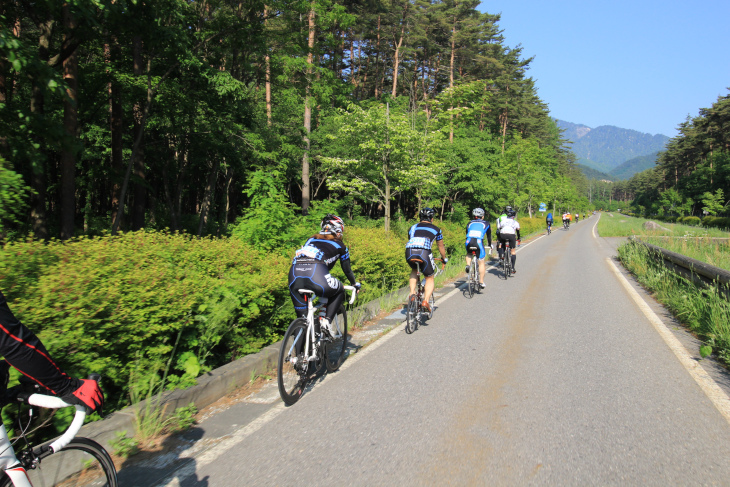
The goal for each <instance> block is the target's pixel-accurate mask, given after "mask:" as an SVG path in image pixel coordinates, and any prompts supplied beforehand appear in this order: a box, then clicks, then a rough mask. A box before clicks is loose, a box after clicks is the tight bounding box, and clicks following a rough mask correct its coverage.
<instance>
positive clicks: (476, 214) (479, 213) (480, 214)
mask: <svg viewBox="0 0 730 487" xmlns="http://www.w3.org/2000/svg"><path fill="white" fill-rule="evenodd" d="M471 214H472V215H474V218H484V210H482V209H481V208H474V210H472V212H471Z"/></svg>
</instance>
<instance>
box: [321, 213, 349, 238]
mask: <svg viewBox="0 0 730 487" xmlns="http://www.w3.org/2000/svg"><path fill="white" fill-rule="evenodd" d="M319 233H320V234H322V235H330V234H334V235H336V234H338V233H339V234H343V233H345V223H344V222H343V221H342V218H340V217H339V216H337V215H333V214H331V213H330V214H329V215H326V216H325V217H324V218H322V225H321V226H320V231H319Z"/></svg>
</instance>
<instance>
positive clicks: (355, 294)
mask: <svg viewBox="0 0 730 487" xmlns="http://www.w3.org/2000/svg"><path fill="white" fill-rule="evenodd" d="M344 288H345V291H352V297H351V298H350V301H349V303H350V304H352V303H354V302H355V299H356V298H357V292H356V291H357V288H356V287H355V286H344Z"/></svg>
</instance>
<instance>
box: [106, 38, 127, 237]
mask: <svg viewBox="0 0 730 487" xmlns="http://www.w3.org/2000/svg"><path fill="white" fill-rule="evenodd" d="M121 57H122V54H121V49H120V48H119V42H118V41H117V38H116V37H115V36H112V38H111V40H110V45H109V64H110V65H111V66H112V69H113V66H114V64H115V63H117V62H119V61H120V60H121ZM109 126H110V131H111V169H112V170H111V179H112V186H111V217H112V223H113V222H114V220H116V218H117V212H118V211H119V191H120V189H121V186H120V184H119V182H120V180H121V178H122V175H123V172H124V160H123V159H124V145H123V143H124V140H123V130H124V128H123V126H122V95H121V88H120V86H119V83H117V81H116V80H115V78H114V77H113V76H112V78H111V79H110V80H109Z"/></svg>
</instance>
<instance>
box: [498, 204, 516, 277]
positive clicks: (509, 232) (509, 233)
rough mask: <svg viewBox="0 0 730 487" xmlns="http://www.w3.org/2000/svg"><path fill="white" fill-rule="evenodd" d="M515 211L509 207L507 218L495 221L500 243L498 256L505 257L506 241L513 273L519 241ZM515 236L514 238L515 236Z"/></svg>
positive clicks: (514, 271)
mask: <svg viewBox="0 0 730 487" xmlns="http://www.w3.org/2000/svg"><path fill="white" fill-rule="evenodd" d="M516 215H517V213H516V212H515V211H514V210H513V209H511V208H510V211H508V212H507V218H506V219H504V220H501V219H500V220H499V221H498V222H497V230H498V231H499V239H500V241H501V243H502V247H501V248H500V252H499V258H500V260H501V259H503V258H506V257H507V256H505V255H504V246H505V244H506V243H507V242H509V245H510V254H512V255H511V256H510V258H511V259H512V273H513V274H515V273H516V272H517V271H516V270H515V262H516V261H517V245H519V243H520V224H519V223H518V222H517V220H516V219H515V216H516ZM515 237H516V238H515Z"/></svg>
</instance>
